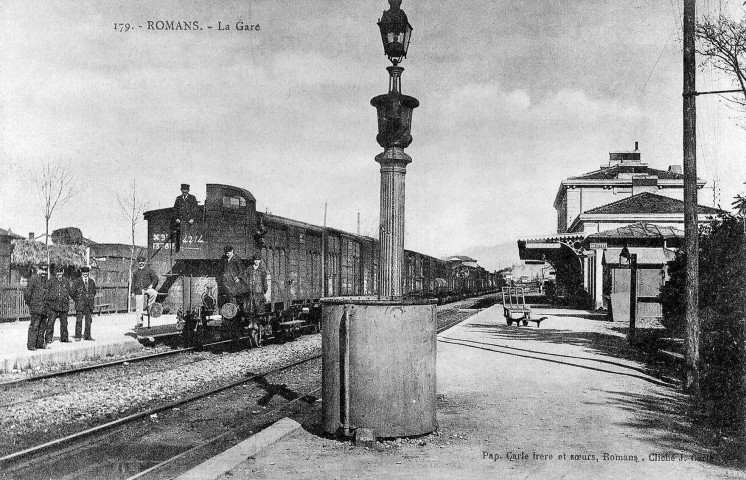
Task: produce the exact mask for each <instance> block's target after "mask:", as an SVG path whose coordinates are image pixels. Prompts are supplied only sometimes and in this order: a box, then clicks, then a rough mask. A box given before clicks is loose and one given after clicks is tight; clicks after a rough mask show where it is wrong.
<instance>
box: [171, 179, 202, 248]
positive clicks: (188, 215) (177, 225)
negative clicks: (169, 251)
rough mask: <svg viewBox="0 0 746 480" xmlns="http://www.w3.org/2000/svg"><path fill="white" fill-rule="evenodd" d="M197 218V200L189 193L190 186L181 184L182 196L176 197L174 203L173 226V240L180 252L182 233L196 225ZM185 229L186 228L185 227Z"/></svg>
mask: <svg viewBox="0 0 746 480" xmlns="http://www.w3.org/2000/svg"><path fill="white" fill-rule="evenodd" d="M196 216H197V198H196V197H195V196H194V195H192V194H190V193H189V185H188V184H186V183H182V184H181V195H179V196H178V197H176V201H175V202H174V218H173V223H172V225H171V232H172V234H173V240H175V243H176V245H175V247H176V248H175V249H176V251H177V252H178V251H179V250H180V249H181V232H182V227H184V226H188V225H194V219H195V217H196ZM184 228H185V227H184Z"/></svg>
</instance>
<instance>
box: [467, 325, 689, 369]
mask: <svg viewBox="0 0 746 480" xmlns="http://www.w3.org/2000/svg"><path fill="white" fill-rule="evenodd" d="M610 327H611V328H610V330H609V331H608V332H588V331H574V330H561V329H553V328H543V327H542V328H531V327H528V328H526V327H515V326H508V325H500V324H494V323H490V324H484V323H468V324H466V325H464V327H463V328H465V329H474V330H480V331H481V333H483V334H484V335H485V337H484V338H490V339H493V340H495V341H498V342H499V341H500V340H511V341H515V340H527V341H535V342H546V343H554V344H562V345H575V346H579V347H583V348H584V349H585V351H587V352H589V353H596V354H599V355H605V356H609V357H614V358H621V359H624V360H630V361H635V362H639V363H641V364H642V365H643V366H644V367H643V370H644V373H646V374H647V375H650V376H651V377H654V378H658V379H664V380H666V381H670V379H671V378H680V372H679V371H678V368H679V367H678V365H677V364H676V363H674V362H672V361H671V360H669V359H668V358H665V357H660V356H659V355H658V354H657V349H656V348H655V345H656V343H657V339H658V337H659V336H660V335H663V333H660V332H643V331H639V333H638V341H639V348H632V347H631V346H630V345H629V341H628V340H627V338H626V334H627V328H624V327H614V326H611V325H610ZM578 358H581V357H578Z"/></svg>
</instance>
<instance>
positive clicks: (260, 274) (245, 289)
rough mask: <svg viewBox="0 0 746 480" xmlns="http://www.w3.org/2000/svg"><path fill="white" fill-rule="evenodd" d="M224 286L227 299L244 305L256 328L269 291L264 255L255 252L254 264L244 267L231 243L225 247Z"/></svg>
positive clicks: (252, 259)
mask: <svg viewBox="0 0 746 480" xmlns="http://www.w3.org/2000/svg"><path fill="white" fill-rule="evenodd" d="M223 251H224V253H225V256H224V257H223V262H224V264H223V279H222V280H223V282H222V283H223V287H224V289H225V295H226V301H227V302H230V303H233V304H235V305H237V306H243V310H244V314H245V315H247V316H248V317H249V319H250V321H251V323H252V325H250V326H251V327H252V328H256V325H254V323H255V322H256V320H257V317H258V316H259V315H261V314H262V313H264V304H265V303H266V297H265V295H266V294H267V292H268V291H269V286H268V284H267V270H265V269H264V267H263V266H262V265H261V262H262V257H260V256H259V255H258V254H255V255H254V256H252V257H251V262H252V264H251V265H250V266H249V268H247V269H244V267H243V263H242V262H241V259H240V258H239V257H238V255H236V254H235V252H234V251H233V247H232V246H231V245H226V246H225V248H224V249H223Z"/></svg>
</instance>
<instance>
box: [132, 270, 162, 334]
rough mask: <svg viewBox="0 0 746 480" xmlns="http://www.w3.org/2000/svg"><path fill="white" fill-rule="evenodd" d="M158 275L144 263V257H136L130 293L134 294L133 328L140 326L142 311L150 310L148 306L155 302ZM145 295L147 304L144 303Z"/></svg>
mask: <svg viewBox="0 0 746 480" xmlns="http://www.w3.org/2000/svg"><path fill="white" fill-rule="evenodd" d="M157 286H158V275H156V273H155V272H154V271H153V270H152V269H151V268H150V267H148V266H146V265H145V257H143V256H142V255H140V256H139V257H137V270H135V272H134V273H133V274H132V289H131V293H132V295H134V296H135V328H138V327H142V317H143V311H150V306H151V305H153V304H154V303H155V300H156V297H157V296H158V291H157V290H156V289H155V288H156V287H157ZM146 295H147V298H148V304H147V305H145V296H146Z"/></svg>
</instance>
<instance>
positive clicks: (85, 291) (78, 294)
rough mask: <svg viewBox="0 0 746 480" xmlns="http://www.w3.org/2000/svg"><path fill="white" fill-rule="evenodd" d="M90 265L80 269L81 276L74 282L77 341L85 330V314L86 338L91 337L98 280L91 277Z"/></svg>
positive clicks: (73, 294)
mask: <svg viewBox="0 0 746 480" xmlns="http://www.w3.org/2000/svg"><path fill="white" fill-rule="evenodd" d="M90 273H91V269H90V267H83V268H81V269H80V278H78V279H76V280H75V282H73V285H72V287H71V290H72V297H73V300H75V317H76V318H75V341H80V339H81V334H82V330H83V315H85V337H83V338H84V339H85V340H90V341H93V338H91V323H92V322H93V318H91V315H92V314H93V304H94V301H95V300H94V299H95V298H96V282H94V281H93V279H92V278H90Z"/></svg>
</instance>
